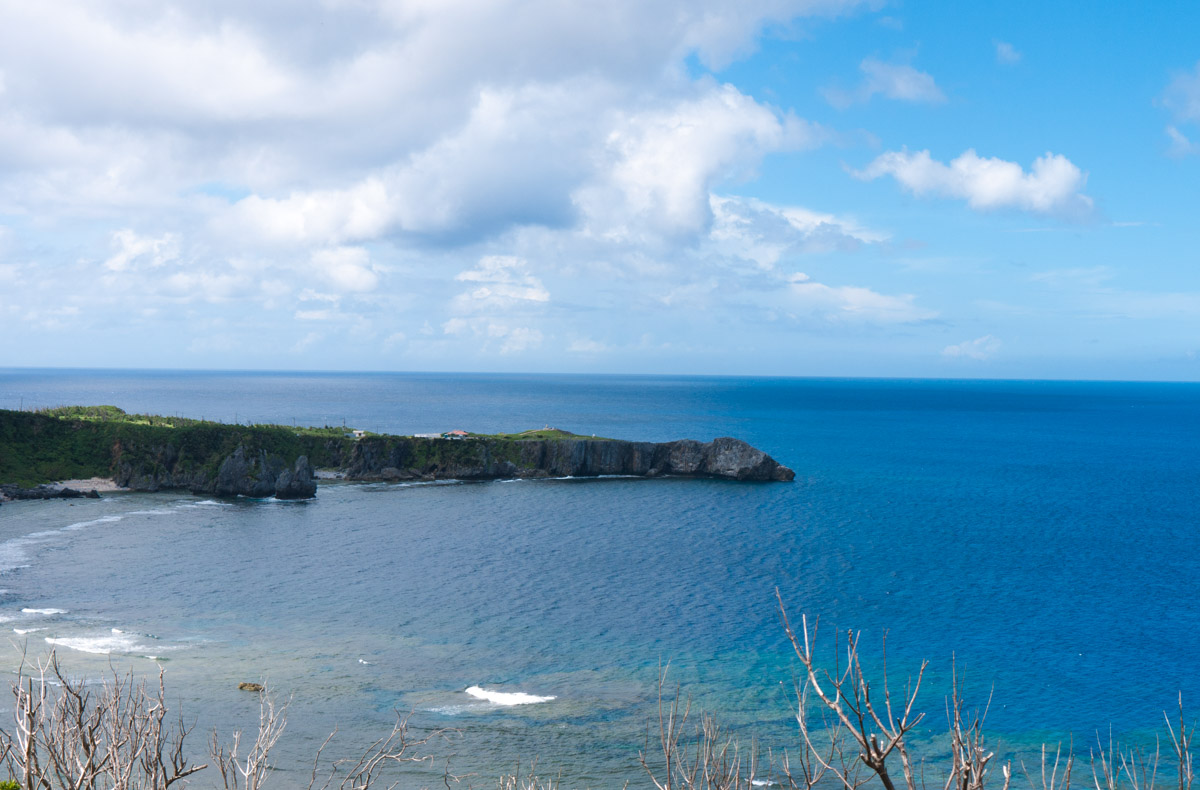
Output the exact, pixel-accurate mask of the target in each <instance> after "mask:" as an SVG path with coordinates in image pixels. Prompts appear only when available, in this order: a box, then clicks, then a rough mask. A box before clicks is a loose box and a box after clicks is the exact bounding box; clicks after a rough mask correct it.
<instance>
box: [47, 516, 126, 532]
mask: <svg viewBox="0 0 1200 790" xmlns="http://www.w3.org/2000/svg"><path fill="white" fill-rule="evenodd" d="M123 518H125V517H124V516H101V517H100V518H94V519H92V520H91V521H79V522H76V523H74V524H68V525H67V526H65V527H63V528H62V531H63V532H77V531H79V530H81V529H87V528H88V527H94V526H96V525H97V524H112V523H113V522H114V521H120V520H121V519H123Z"/></svg>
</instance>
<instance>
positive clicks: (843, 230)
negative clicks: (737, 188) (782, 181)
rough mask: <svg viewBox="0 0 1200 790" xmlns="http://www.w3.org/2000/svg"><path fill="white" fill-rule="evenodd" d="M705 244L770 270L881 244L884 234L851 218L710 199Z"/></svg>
mask: <svg viewBox="0 0 1200 790" xmlns="http://www.w3.org/2000/svg"><path fill="white" fill-rule="evenodd" d="M709 205H710V207H711V210H712V213H713V217H714V221H713V227H712V231H711V233H710V239H711V241H712V242H713V243H714V245H715V246H716V248H717V249H718V250H720V251H721V252H723V253H725V254H727V255H737V256H739V257H741V258H746V259H749V260H753V261H754V262H755V263H757V264H758V265H759V266H760V267H761V268H765V269H769V268H772V267H774V266H775V264H776V263H777V262H778V261H779V259H780V258H781V257H783V256H784V255H788V254H792V255H797V254H808V253H818V252H830V251H833V250H853V249H857V248H858V247H860V246H862V245H864V244H876V243H879V242H882V241H886V240H887V238H888V234H887V233H884V232H881V231H878V230H873V229H871V228H867V227H865V226H863V225H861V224H860V223H859V222H858V221H856V220H855V219H853V218H851V217H838V216H835V215H833V214H827V213H823V212H819V211H813V210H811V209H807V208H803V207H801V206H775V205H772V204H769V203H766V202H764V201H761V200H755V199H752V198H740V197H732V196H717V195H713V196H712V197H711V198H710V200H709Z"/></svg>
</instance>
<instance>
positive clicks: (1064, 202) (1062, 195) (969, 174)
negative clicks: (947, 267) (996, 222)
mask: <svg viewBox="0 0 1200 790" xmlns="http://www.w3.org/2000/svg"><path fill="white" fill-rule="evenodd" d="M885 175H890V176H892V177H893V178H895V179H896V181H898V182H899V183H900V184H901V185H902V186H904V187H905V188H907V189H908V190H909V191H910V192H912V193H913V194H914V195H917V196H919V197H921V196H925V195H938V196H941V197H949V198H959V199H963V200H966V201H967V205H969V206H970V207H971V208H973V209H979V210H984V211H987V210H994V209H1018V210H1021V211H1030V212H1034V213H1038V214H1056V215H1061V216H1069V217H1083V216H1086V215H1087V214H1089V213H1090V212H1091V210H1092V199H1091V198H1090V197H1088V196H1087V195H1085V194H1083V191H1082V190H1083V188H1084V186H1085V185H1086V183H1087V174H1086V173H1084V172H1083V171H1081V170H1080V169H1079V168H1078V167H1077V166H1076V165H1074V164H1073V163H1072V162H1071V161H1070V160H1069V159H1067V158H1066V157H1065V156H1062V155H1059V154H1051V153H1047V154H1046V155H1044V156H1041V157H1038V159H1037V160H1035V161H1034V163H1033V167H1032V168H1031V169H1030V171H1029V172H1028V173H1027V172H1025V171H1024V170H1023V169H1022V168H1021V166H1020V165H1019V164H1017V163H1015V162H1008V161H1005V160H1003V159H998V158H995V157H991V158H983V157H980V156H979V155H978V154H976V153H975V151H974V150H973V149H972V150H967V151H966V152H965V153H963V154H962V155H961V156H959V157H958V158H956V159H953V160H951V161H950V163H949V164H944V163H942V162H939V161H937V160H935V159H933V157H931V156H930V155H929V151H927V150H926V151H918V152H916V153H909V152H908V151H907V150H904V151H889V152H887V153H885V154H881V155H880V156H879V157H878V158H876V159H875V161H873V162H871V164H869V165H867V167H865V168H864V169H862V170H860V171H857V172H855V173H854V176H855V177H856V178H859V179H862V180H865V181H869V180H873V179H876V178H880V177H882V176H885Z"/></svg>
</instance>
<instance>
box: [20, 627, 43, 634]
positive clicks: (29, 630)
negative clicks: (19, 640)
mask: <svg viewBox="0 0 1200 790" xmlns="http://www.w3.org/2000/svg"><path fill="white" fill-rule="evenodd" d="M45 630H46V629H45V628H14V629H13V633H14V634H32V633H33V632H34V631H45Z"/></svg>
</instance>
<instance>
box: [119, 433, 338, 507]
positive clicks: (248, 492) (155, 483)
mask: <svg viewBox="0 0 1200 790" xmlns="http://www.w3.org/2000/svg"><path fill="white" fill-rule="evenodd" d="M137 458H138V460H137V461H136V462H133V461H126V460H121V461H119V462H118V463H117V465H116V467H117V473H116V478H115V479H116V482H117V485H120V486H125V487H127V488H130V489H132V490H134V491H160V490H168V489H180V488H182V489H186V490H188V491H191V492H192V493H194V494H206V495H210V496H219V497H235V496H248V497H253V498H256V499H265V498H267V497H272V496H273V497H276V498H277V499H309V498H311V497H313V496H315V495H316V493H317V481H316V477H315V475H314V474H313V470H312V466H311V465H310V464H309V463H308V458H307V456H303V455H302V456H299V457H298V458H297V459H296V460H295V461H294V462H293V463H292V464H291V465H289V464H288V463H287V461H285V460H284V459H283V458H281V457H280V456H278V455H274V454H271V453H268V452H267V451H266V450H264V449H258V450H257V451H255V450H251V449H247V448H246V446H245V445H241V444H239V445H238V446H237V448H236V449H235V450H234V451H233V452H232V453H230V454H229V455H227V456H226V457H225V458H224V459H223V460H222V461H221V463H220V465H219V466H218V467H217V469H216V472H215V474H214V473H212V472H210V470H209V469H208V468H206V467H204V466H200V465H197V464H195V463H188V462H187V461H186V459H183V458H181V456H180V452H179V450H178V449H177V448H175V447H174V446H172V445H163V446H161V447H155V448H151V449H150V450H148V451H147V450H142V451H141V452H139V453H138V454H137Z"/></svg>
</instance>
